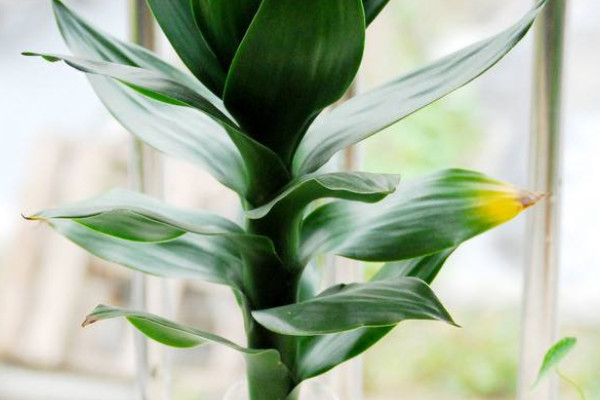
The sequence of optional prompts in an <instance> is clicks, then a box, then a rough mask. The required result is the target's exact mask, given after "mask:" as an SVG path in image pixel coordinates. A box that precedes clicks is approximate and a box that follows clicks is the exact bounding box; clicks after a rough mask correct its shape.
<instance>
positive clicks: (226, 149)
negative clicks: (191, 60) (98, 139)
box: [89, 76, 248, 194]
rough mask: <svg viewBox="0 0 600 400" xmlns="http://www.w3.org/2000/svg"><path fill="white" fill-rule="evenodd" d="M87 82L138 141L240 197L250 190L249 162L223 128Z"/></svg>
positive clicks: (111, 85)
mask: <svg viewBox="0 0 600 400" xmlns="http://www.w3.org/2000/svg"><path fill="white" fill-rule="evenodd" d="M89 80H90V82H91V83H92V86H93V87H94V90H95V91H96V93H97V94H98V97H100V100H102V102H103V103H104V105H105V106H106V108H108V110H109V111H110V112H111V113H112V115H113V116H114V117H115V118H116V119H117V120H118V121H119V122H120V123H121V124H122V125H123V126H124V127H125V128H126V129H127V130H128V131H129V132H131V133H132V134H133V135H135V136H136V137H137V138H139V139H140V140H142V141H143V142H145V143H147V144H148V145H150V146H151V147H153V148H155V149H156V150H158V151H160V152H162V153H165V154H167V155H170V156H173V157H176V158H180V159H183V160H186V161H189V162H192V163H194V164H197V165H200V166H201V167H203V168H204V169H206V170H207V171H208V172H210V174H211V175H212V176H214V177H215V179H217V180H218V181H219V182H221V183H222V184H223V185H225V186H227V187H229V188H231V189H233V190H234V191H236V192H237V193H242V194H245V193H247V192H248V182H247V179H248V175H247V174H248V171H247V169H246V166H245V161H244V159H243V158H242V156H241V155H240V152H239V150H238V149H237V148H236V146H235V144H234V143H233V142H232V141H231V139H230V138H229V137H227V135H226V134H225V133H226V131H225V129H224V128H223V126H221V125H219V124H218V123H216V122H215V121H214V120H212V119H211V118H210V117H208V116H206V115H203V114H202V113H201V112H199V111H197V110H194V109H191V108H188V107H179V106H174V105H170V104H166V103H163V102H160V101H157V100H154V99H151V98H149V97H146V96H144V95H142V94H140V93H138V92H137V91H135V90H133V89H131V88H128V87H126V86H124V85H122V84H120V83H119V82H115V81H113V80H110V79H109V78H104V77H101V76H90V77H89Z"/></svg>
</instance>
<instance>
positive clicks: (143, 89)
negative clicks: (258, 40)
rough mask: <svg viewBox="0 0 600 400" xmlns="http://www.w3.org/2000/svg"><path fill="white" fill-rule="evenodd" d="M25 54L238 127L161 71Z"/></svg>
mask: <svg viewBox="0 0 600 400" xmlns="http://www.w3.org/2000/svg"><path fill="white" fill-rule="evenodd" d="M23 54H24V55H26V56H41V57H44V58H45V59H46V60H48V61H51V62H57V61H64V62H65V63H66V64H68V65H70V66H71V67H73V68H75V69H78V70H80V71H82V72H85V73H88V74H95V75H102V76H106V77H109V78H114V79H116V80H118V81H120V82H122V83H124V84H126V85H127V86H130V87H132V88H134V89H136V90H137V91H139V92H140V93H142V94H144V95H146V96H148V97H150V98H153V99H155V100H159V101H163V102H165V103H168V104H174V105H179V106H190V107H194V108H197V109H199V110H201V111H203V112H205V113H206V114H207V115H209V116H211V117H213V118H215V119H216V120H218V121H222V122H224V123H226V124H229V125H232V126H233V125H235V123H234V122H233V121H231V120H230V119H229V117H227V116H226V115H225V113H226V112H227V111H226V110H225V109H224V108H223V107H221V109H219V108H217V106H215V105H214V104H213V103H212V102H210V101H209V100H207V99H206V98H205V97H204V96H203V95H202V94H201V93H198V92H197V91H195V90H193V89H192V88H190V87H188V86H187V85H186V84H184V83H181V82H179V81H177V80H175V79H173V78H171V77H169V76H168V75H166V74H164V73H162V72H160V71H155V70H148V69H144V68H139V67H132V66H129V65H124V64H117V63H112V62H107V61H94V60H88V59H85V58H78V57H71V56H65V55H59V54H40V53H31V52H26V53H23Z"/></svg>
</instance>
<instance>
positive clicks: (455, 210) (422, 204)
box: [302, 169, 541, 261]
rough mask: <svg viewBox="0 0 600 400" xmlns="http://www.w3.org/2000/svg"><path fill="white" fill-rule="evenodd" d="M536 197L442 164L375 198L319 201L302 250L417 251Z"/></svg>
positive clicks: (379, 257) (509, 214) (307, 254)
mask: <svg viewBox="0 0 600 400" xmlns="http://www.w3.org/2000/svg"><path fill="white" fill-rule="evenodd" d="M540 197H541V196H540V195H538V194H534V193H531V192H527V191H522V190H520V189H517V188H515V187H514V186H512V185H509V184H507V183H504V182H500V181H497V180H494V179H491V178H488V177H486V176H485V175H482V174H480V173H477V172H472V171H466V170H458V169H454V170H446V171H442V172H440V173H437V174H433V175H430V176H428V177H426V178H425V179H422V180H420V181H416V182H412V183H410V184H404V185H402V186H401V187H400V188H399V189H398V190H397V191H396V193H394V194H393V195H391V196H388V197H387V198H386V199H384V200H382V201H381V202H379V203H377V204H364V203H353V202H349V201H344V200H339V201H335V202H332V203H329V204H326V205H324V206H322V207H320V208H319V209H317V210H315V211H314V212H313V213H312V214H311V215H309V216H308V217H307V218H306V220H305V222H304V227H303V244H302V256H303V258H304V259H305V260H309V259H310V258H312V257H313V256H315V255H317V254H319V253H323V252H335V253H337V254H340V255H343V256H346V257H349V258H354V259H358V260H365V261H394V260H402V259H407V258H414V257H419V256H423V255H427V254H431V253H435V252H438V251H440V250H444V249H447V248H451V247H455V246H457V245H458V244H460V243H462V242H464V241H466V240H468V239H470V238H471V237H473V236H475V235H478V234H480V233H482V232H484V231H486V230H488V229H491V228H493V227H495V226H497V225H500V224H502V223H504V222H506V221H509V220H510V219H512V218H514V217H515V216H517V215H518V214H519V213H520V212H521V211H523V210H524V209H526V208H527V207H529V206H531V205H533V204H534V203H535V202H536V201H537V200H539V199H540Z"/></svg>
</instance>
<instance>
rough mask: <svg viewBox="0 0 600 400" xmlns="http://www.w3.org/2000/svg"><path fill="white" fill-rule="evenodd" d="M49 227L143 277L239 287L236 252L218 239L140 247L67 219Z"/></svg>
mask: <svg viewBox="0 0 600 400" xmlns="http://www.w3.org/2000/svg"><path fill="white" fill-rule="evenodd" d="M50 225H51V226H52V227H53V228H54V229H55V230H56V231H58V232H59V233H60V234H61V235H63V236H65V237H66V238H67V239H69V240H71V241H72V242H74V243H76V244H77V245H79V246H81V247H82V248H84V249H85V250H87V251H88V252H90V253H92V254H94V255H95V256H98V257H100V258H102V259H104V260H107V261H111V262H114V263H117V264H120V265H123V266H125V267H128V268H131V269H134V270H137V271H141V272H144V273H146V274H150V275H156V276H162V277H167V278H194V279H201V280H204V281H207V282H212V283H218V284H224V285H229V286H232V287H239V283H240V279H241V278H240V275H241V265H242V261H241V259H240V258H239V255H238V249H237V248H236V247H235V246H233V245H232V243H231V242H229V241H227V240H226V239H224V238H221V237H217V236H201V235H196V234H192V233H186V234H185V235H183V236H180V237H178V238H176V239H174V240H170V241H168V242H160V243H142V242H132V241H129V240H124V239H119V238H116V237H114V236H109V235H106V234H104V233H102V232H99V231H97V230H94V229H90V228H88V227H86V226H84V225H82V224H80V223H78V222H75V221H71V220H68V219H54V220H52V221H51V222H50Z"/></svg>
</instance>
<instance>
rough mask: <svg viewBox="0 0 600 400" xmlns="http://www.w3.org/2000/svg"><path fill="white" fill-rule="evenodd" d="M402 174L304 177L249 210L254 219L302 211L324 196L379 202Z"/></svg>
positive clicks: (249, 214)
mask: <svg viewBox="0 0 600 400" xmlns="http://www.w3.org/2000/svg"><path fill="white" fill-rule="evenodd" d="M399 181H400V176H398V175H387V174H369V173H364V172H336V173H331V174H323V175H309V176H305V177H302V178H300V179H298V180H296V181H294V182H292V183H290V184H289V185H288V187H287V188H284V189H283V190H282V192H281V194H279V195H278V196H277V197H275V198H274V199H273V200H271V201H270V202H269V203H267V204H265V205H263V206H261V207H259V208H255V209H253V210H250V211H247V212H246V217H248V218H250V219H258V218H263V217H264V216H265V215H267V214H268V213H270V212H271V211H272V210H273V209H282V210H287V212H288V213H294V212H296V213H299V212H302V210H303V209H304V208H305V207H306V206H307V205H308V204H309V203H311V202H312V201H314V200H317V199H322V198H338V199H346V200H354V201H361V202H367V203H373V202H377V201H379V200H381V199H383V198H384V197H385V196H387V195H388V194H390V193H393V192H394V191H395V190H396V187H397V186H398V183H399Z"/></svg>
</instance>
